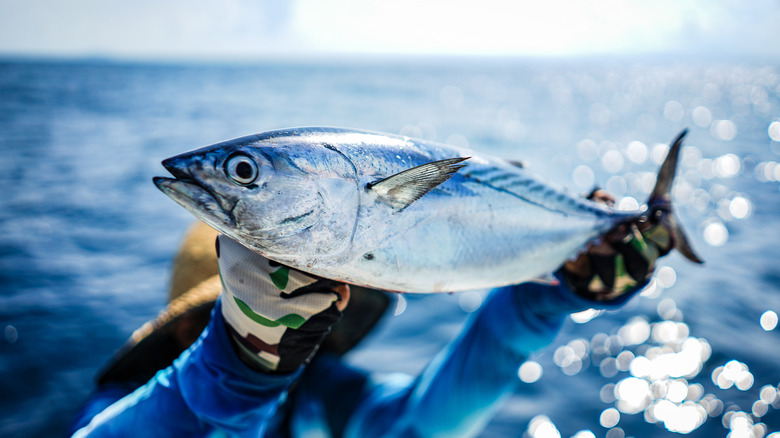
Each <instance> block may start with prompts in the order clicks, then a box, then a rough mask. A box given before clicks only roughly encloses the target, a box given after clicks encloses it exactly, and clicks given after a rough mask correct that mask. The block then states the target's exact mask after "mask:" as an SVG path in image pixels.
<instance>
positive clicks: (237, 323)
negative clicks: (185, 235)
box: [217, 235, 349, 373]
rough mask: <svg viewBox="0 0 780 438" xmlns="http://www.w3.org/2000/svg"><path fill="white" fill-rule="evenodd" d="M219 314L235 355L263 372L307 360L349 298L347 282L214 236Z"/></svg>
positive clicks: (287, 370)
mask: <svg viewBox="0 0 780 438" xmlns="http://www.w3.org/2000/svg"><path fill="white" fill-rule="evenodd" d="M217 257H218V263H219V273H220V277H221V278H222V296H221V300H222V314H223V316H224V318H225V321H226V323H227V325H228V331H229V332H230V334H231V335H232V339H233V341H234V347H235V349H236V351H237V352H238V354H239V357H241V359H242V360H243V361H244V362H245V363H246V364H248V365H249V366H251V367H253V368H255V369H259V370H261V371H266V372H278V373H290V372H294V371H296V370H297V369H298V368H299V367H300V366H301V365H303V364H304V363H307V362H308V361H309V359H310V358H311V357H312V356H313V355H314V353H315V352H316V351H317V348H318V347H319V345H320V343H321V342H322V340H323V339H324V338H325V336H326V335H327V334H328V333H329V332H330V328H331V327H332V326H333V324H335V323H336V322H337V321H338V320H339V318H340V317H341V312H342V311H343V310H344V309H345V308H346V306H347V303H348V301H349V286H348V285H346V284H344V283H339V282H335V281H331V280H326V279H322V278H318V277H315V276H311V275H309V274H306V273H303V272H301V271H297V270H295V269H291V268H289V267H287V266H284V265H280V264H278V263H276V262H273V261H271V260H268V259H266V258H264V257H263V256H261V255H259V254H256V253H254V252H252V251H250V250H249V249H247V248H245V247H243V246H242V245H240V244H239V243H237V242H235V241H233V240H231V239H229V238H227V237H225V236H221V235H220V236H219V237H218V238H217Z"/></svg>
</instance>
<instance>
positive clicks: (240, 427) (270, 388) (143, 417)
mask: <svg viewBox="0 0 780 438" xmlns="http://www.w3.org/2000/svg"><path fill="white" fill-rule="evenodd" d="M219 306H220V304H219V303H218V304H217V307H216V308H215V312H214V313H213V317H212V320H211V322H210V323H209V326H208V327H207V329H206V330H205V331H204V332H203V335H201V337H200V338H199V339H198V341H196V342H195V343H194V344H193V345H192V347H190V348H189V349H188V350H187V351H185V352H184V353H183V354H182V355H181V356H180V357H179V358H178V359H177V360H176V361H175V362H174V364H173V365H172V366H170V367H168V368H166V369H165V370H163V371H161V372H159V373H158V374H157V375H155V377H154V378H153V379H152V380H150V381H149V383H147V384H146V385H144V386H142V387H141V388H138V389H137V390H136V391H134V392H133V393H131V394H130V395H128V396H126V397H124V398H122V399H121V400H119V401H118V402H116V403H114V404H113V405H111V406H110V407H108V408H107V409H105V410H104V411H103V412H101V413H100V414H98V415H97V416H95V417H94V418H93V420H92V422H91V423H90V424H88V425H87V426H86V427H84V428H82V429H81V430H79V431H78V432H76V434H75V435H74V436H78V437H82V436H89V437H104V436H138V435H139V433H140V432H141V431H142V434H143V435H144V436H150V437H162V436H204V435H207V434H208V433H210V432H212V431H213V430H214V429H223V430H226V431H230V432H231V433H234V434H236V435H239V436H240V435H247V436H259V435H258V434H259V433H260V431H262V429H263V427H264V426H265V425H266V424H267V422H268V419H270V418H271V417H272V416H273V415H274V413H275V412H276V409H277V407H278V404H279V400H280V398H282V397H284V395H285V394H286V390H287V388H288V387H289V385H290V384H291V382H292V381H293V380H294V378H295V377H296V376H297V374H291V375H268V374H263V373H258V372H256V371H254V370H251V369H250V368H249V367H247V366H246V365H244V364H243V363H242V362H241V361H240V360H239V359H238V357H237V355H236V354H235V352H234V351H233V349H232V346H231V344H230V341H229V339H228V337H227V333H226V331H225V327H224V322H223V319H222V316H221V313H220V311H219Z"/></svg>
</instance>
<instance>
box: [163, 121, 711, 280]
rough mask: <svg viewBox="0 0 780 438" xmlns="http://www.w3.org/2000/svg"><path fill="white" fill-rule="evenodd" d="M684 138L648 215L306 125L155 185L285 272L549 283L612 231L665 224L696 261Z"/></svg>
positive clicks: (205, 157) (188, 158) (448, 150)
mask: <svg viewBox="0 0 780 438" xmlns="http://www.w3.org/2000/svg"><path fill="white" fill-rule="evenodd" d="M685 133H686V132H685V131H683V132H682V133H681V134H680V135H679V136H678V137H677V139H676V140H675V141H674V142H673V143H672V145H671V147H670V150H669V155H668V156H667V158H666V161H665V162H664V164H663V165H662V167H661V170H660V172H659V177H658V181H657V183H656V187H655V189H654V190H653V193H652V195H651V197H650V200H649V201H648V205H647V206H646V207H645V208H642V209H640V210H637V211H619V210H615V209H612V208H609V207H606V206H605V205H603V204H599V203H595V202H592V201H589V200H587V199H584V198H582V197H580V196H577V195H575V194H572V193H570V192H568V191H566V190H565V189H562V188H559V187H557V186H555V185H553V184H551V183H549V182H547V181H545V180H544V179H542V178H540V177H538V176H536V175H534V174H533V173H531V172H529V171H528V170H527V169H524V168H523V167H522V166H521V165H518V164H515V163H513V162H510V161H507V160H504V159H501V158H497V157H493V156H490V155H487V154H482V153H477V152H475V151H472V150H466V149H462V148H457V147H454V146H449V145H444V144H439V143H433V142H428V141H422V140H415V139H411V138H407V137H401V136H395V135H387V134H380V133H374V132H366V131H357V130H348V129H336V128H299V129H289V130H279V131H271V132H265V133H261V134H257V135H251V136H247V137H242V138H238V139H234V140H229V141H225V142H221V143H217V144H215V145H212V146H207V147H205V148H202V149H198V150H195V151H192V152H189V153H185V154H182V155H178V156H175V157H172V158H168V159H167V160H165V161H163V166H164V167H165V168H166V169H167V170H168V171H169V172H170V173H171V174H172V175H173V176H174V178H162V177H157V178H155V179H154V182H155V184H156V185H157V187H158V188H159V189H160V190H162V191H163V192H164V193H165V194H166V195H168V196H170V197H171V198H172V199H173V200H174V201H176V202H178V203H179V204H181V205H182V206H183V207H184V208H185V209H187V210H189V211H190V212H191V213H193V214H194V215H195V216H196V217H198V218H200V219H201V220H203V221H204V222H206V223H207V224H209V225H211V226H212V227H214V228H215V229H217V230H218V231H219V232H221V233H223V234H225V235H227V236H228V237H230V238H232V239H234V240H236V241H238V242H239V243H241V244H243V245H244V246H246V247H248V248H250V249H252V250H254V251H256V252H258V253H260V254H262V255H264V256H266V257H268V258H269V259H272V260H275V261H277V262H279V263H283V264H285V265H288V266H291V267H293V268H296V269H300V270H302V271H305V272H309V273H311V274H315V275H318V276H322V277H326V278H330V279H334V280H340V281H345V282H348V283H352V284H358V285H362V286H367V287H372V288H377V289H384V290H390V291H398V292H418V293H431V292H449V291H461V290H469V289H481V288H491V287H498V286H503V285H508V284H517V283H520V282H523V281H527V280H531V279H534V278H538V277H542V276H544V275H546V274H549V273H550V272H552V271H553V270H555V269H556V268H558V267H559V266H561V264H562V263H563V262H564V261H566V260H567V259H569V258H571V257H572V256H574V255H575V254H577V252H578V251H581V250H582V249H583V248H584V247H585V246H586V245H587V244H588V243H589V242H591V241H593V240H594V239H596V238H598V237H599V236H600V235H602V234H604V233H606V232H608V231H609V230H611V229H613V228H615V227H616V226H618V225H620V224H623V223H627V222H632V221H637V220H661V221H664V223H666V224H667V225H668V226H669V228H670V229H671V230H672V234H673V238H674V241H675V243H676V246H677V248H678V249H679V250H680V251H681V252H682V253H683V254H684V255H685V256H686V257H688V258H689V259H691V260H693V261H697V262H698V261H699V259H698V257H696V255H695V254H694V253H693V251H692V250H691V249H690V247H689V245H688V244H687V242H686V239H685V236H684V234H683V233H682V231H681V230H680V228H679V227H678V226H677V224H676V221H675V220H674V216H673V215H672V212H671V200H670V191H671V185H672V180H673V178H674V173H675V167H676V162H677V156H678V153H679V150H680V145H681V143H682V139H683V137H684V136H685Z"/></svg>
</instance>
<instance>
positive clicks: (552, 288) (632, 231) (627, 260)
mask: <svg viewBox="0 0 780 438" xmlns="http://www.w3.org/2000/svg"><path fill="white" fill-rule="evenodd" d="M639 229H642V230H643V231H644V232H639V231H638V230H639ZM670 249H671V237H670V235H669V233H668V230H665V229H664V228H663V227H662V226H661V227H659V226H657V225H651V224H649V223H647V224H634V225H630V224H627V225H623V226H620V227H618V228H617V229H616V230H613V231H611V232H610V233H607V234H606V235H605V236H603V238H602V239H600V240H599V241H598V242H596V243H594V244H592V245H591V246H589V247H588V249H587V250H586V251H585V252H584V253H582V254H581V255H579V256H578V257H577V258H576V260H573V261H571V262H567V263H566V264H565V265H564V266H562V267H561V268H560V269H559V270H558V271H557V272H556V273H555V277H556V280H557V281H556V282H554V283H553V284H542V283H523V284H519V285H513V286H507V287H503V288H499V289H496V290H494V291H492V293H491V294H490V295H489V296H488V298H487V300H486V301H485V303H484V304H483V306H482V307H481V308H480V311H479V312H478V313H477V314H475V315H474V317H473V318H472V319H471V320H470V321H469V323H468V325H467V326H466V328H465V329H464V330H463V332H462V333H461V334H460V336H459V337H458V338H457V339H456V340H455V341H453V342H452V343H451V344H450V345H449V346H448V347H447V348H446V349H445V350H444V351H442V352H441V353H440V354H439V355H438V356H437V357H436V358H435V359H434V360H433V361H432V362H431V363H430V364H429V365H428V367H427V368H426V369H425V370H424V371H423V373H422V374H421V375H420V376H419V377H418V378H416V379H414V380H413V381H412V382H407V383H406V385H407V386H405V387H403V383H402V382H400V381H399V380H398V379H396V380H395V381H390V382H387V383H383V384H379V385H377V386H375V387H373V388H371V389H370V390H367V391H366V394H367V396H366V398H365V400H364V401H363V402H362V403H360V407H359V408H358V409H357V411H356V412H355V415H354V416H353V420H352V424H351V425H350V426H349V427H348V428H347V434H345V436H410V435H412V436H431V435H434V434H441V433H445V434H447V433H449V434H452V435H453V436H459V437H465V436H474V435H477V434H478V433H479V432H480V431H481V430H482V429H483V428H484V426H485V425H486V424H487V422H488V421H489V420H490V419H491V418H492V417H493V415H494V414H495V412H496V411H497V410H498V409H499V408H500V407H501V405H502V402H503V401H504V400H505V399H506V398H507V397H509V396H510V394H512V393H517V392H518V391H522V388H521V387H520V385H522V383H521V382H520V381H519V380H518V378H517V370H518V367H519V366H520V365H521V364H522V363H523V362H524V361H526V360H527V359H528V358H529V357H530V356H531V355H532V354H533V353H535V352H537V351H539V350H541V349H542V348H544V347H546V346H548V345H549V344H551V343H552V342H553V340H554V338H555V337H556V335H557V334H558V332H559V331H560V329H561V327H562V325H563V323H564V321H565V319H566V317H567V316H568V315H569V314H571V313H574V312H578V311H582V310H585V309H588V308H601V309H615V308H619V307H620V306H622V305H623V304H624V303H625V302H626V301H628V299H630V298H631V297H632V296H633V295H634V294H635V293H636V292H637V291H639V290H640V289H642V287H644V286H645V285H646V284H647V281H648V280H649V278H650V275H651V274H652V271H653V266H654V262H655V260H656V259H657V258H658V257H659V256H662V255H664V254H666V253H667V252H668V251H669V250H670ZM610 266H611V267H617V269H609V267H610ZM623 267H625V269H624V268H623ZM398 385H401V386H402V387H403V389H398ZM388 425H390V426H388ZM388 430H389V431H390V432H387V431H388Z"/></svg>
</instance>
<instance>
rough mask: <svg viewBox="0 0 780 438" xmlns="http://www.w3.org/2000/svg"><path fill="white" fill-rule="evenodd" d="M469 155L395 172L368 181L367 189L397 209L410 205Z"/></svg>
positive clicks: (444, 178)
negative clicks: (371, 181) (377, 179)
mask: <svg viewBox="0 0 780 438" xmlns="http://www.w3.org/2000/svg"><path fill="white" fill-rule="evenodd" d="M469 158H471V157H458V158H448V159H446V160H440V161H433V162H431V163H427V164H423V165H421V166H417V167H413V168H411V169H407V170H404V171H403V172H399V173H396V174H395V175H392V176H389V177H387V178H385V179H382V180H379V181H376V182H373V183H369V184H367V185H366V189H367V190H372V191H373V192H374V193H376V195H377V197H378V198H379V199H381V200H382V201H383V202H386V203H387V204H389V205H390V206H392V207H393V208H395V209H396V210H398V211H401V210H403V209H404V208H406V207H408V206H409V205H411V204H412V203H413V202H414V201H416V200H418V199H420V198H421V197H422V196H423V195H425V194H426V193H428V192H430V191H431V190H433V189H434V188H435V187H436V186H438V185H439V184H441V183H443V182H444V181H447V180H448V179H450V178H451V177H452V175H454V174H455V172H457V171H458V170H460V169H462V168H463V167H465V166H466V165H465V164H458V163H461V162H463V161H465V160H468V159H469Z"/></svg>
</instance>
